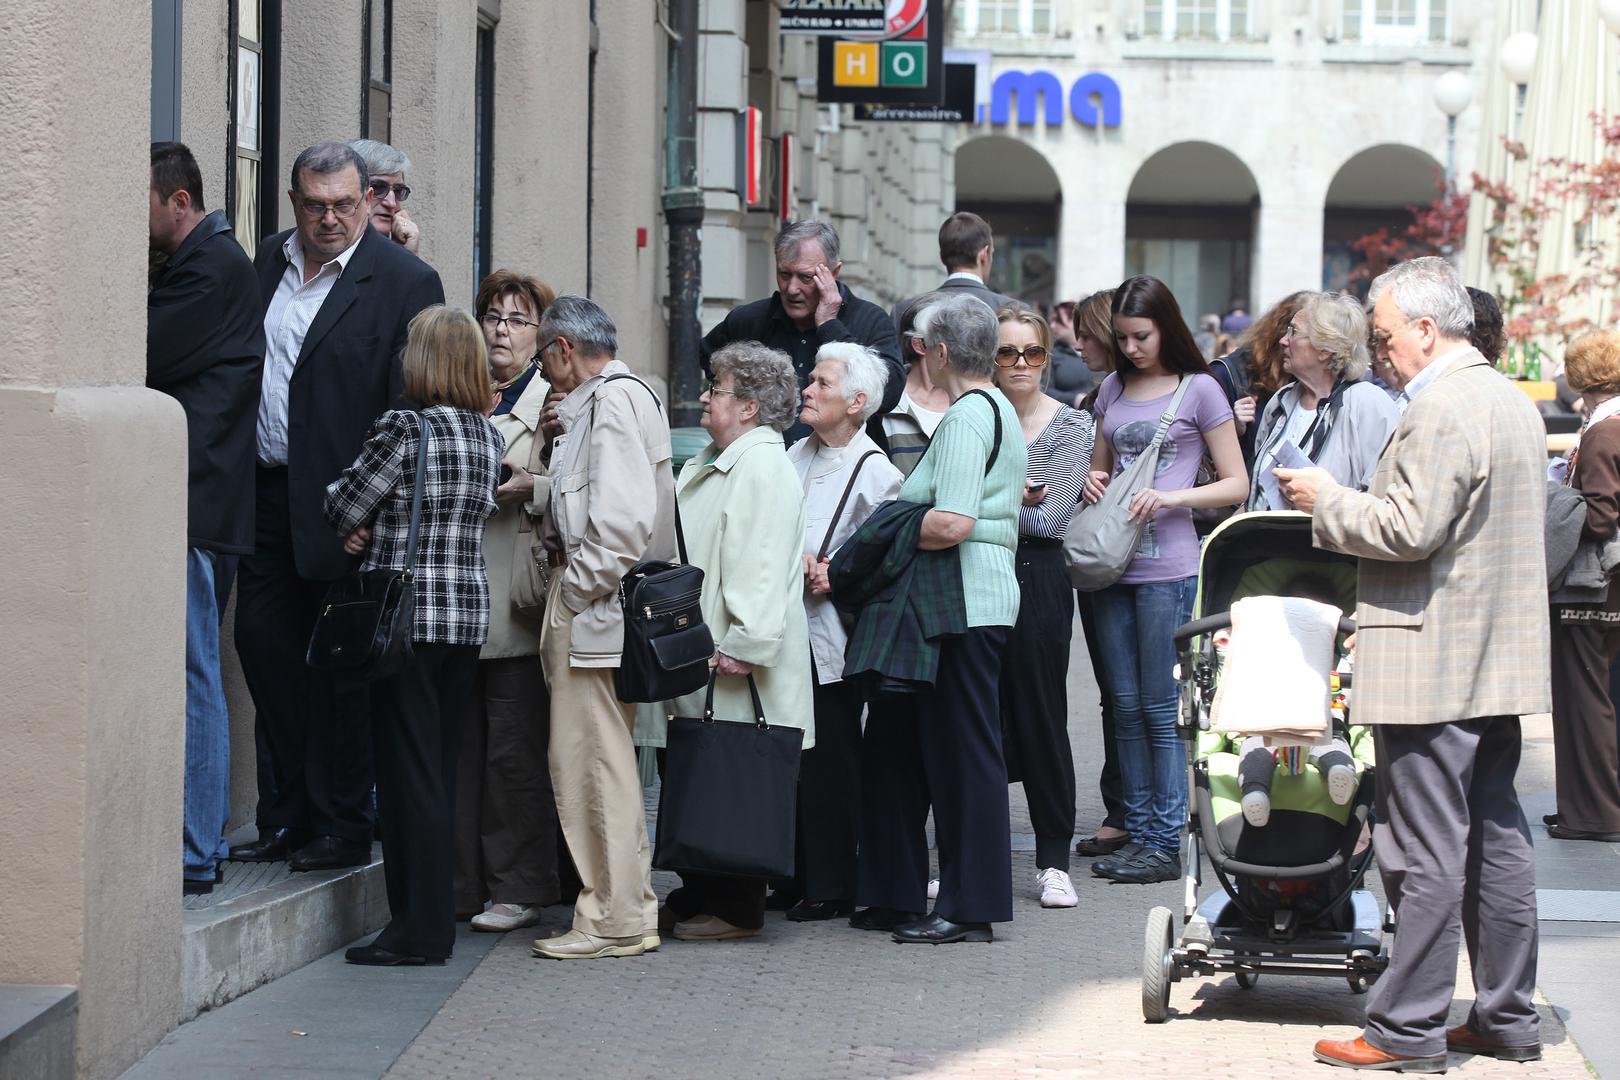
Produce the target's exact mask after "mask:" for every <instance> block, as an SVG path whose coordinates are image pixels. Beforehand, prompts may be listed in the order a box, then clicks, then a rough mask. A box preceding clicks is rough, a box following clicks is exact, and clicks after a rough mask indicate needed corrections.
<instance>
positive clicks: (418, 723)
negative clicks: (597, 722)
mask: <svg viewBox="0 0 1620 1080" xmlns="http://www.w3.org/2000/svg"><path fill="white" fill-rule="evenodd" d="M404 368H405V370H404V376H405V396H406V397H407V398H409V399H410V400H412V401H417V402H421V405H422V411H421V415H422V416H423V417H424V418H426V420H427V423H428V432H429V440H428V447H427V455H428V458H427V473H426V479H425V482H424V487H423V494H422V521H421V526H420V530H419V533H418V538H417V554H416V618H415V632H414V633H413V634H412V637H411V643H412V646H411V647H412V655H411V657H410V659H408V660H407V661H406V662H405V664H404V666H403V667H402V668H401V669H400V670H399V672H398V673H396V674H394V675H392V676H390V677H388V678H386V679H380V680H378V681H377V682H376V683H374V684H373V685H372V714H373V716H375V717H376V720H377V723H376V728H375V734H374V752H375V754H376V767H377V803H378V817H379V819H380V821H381V823H382V843H383V854H384V858H385V859H386V865H385V867H384V869H385V871H386V873H385V877H386V879H387V886H388V908H389V911H390V913H391V916H392V917H391V919H390V921H389V923H388V926H387V927H385V928H384V929H383V931H382V933H380V934H378V935H377V937H376V938H375V939H374V940H373V941H372V942H371V944H369V945H361V946H358V947H356V948H353V949H350V950H349V951H348V953H347V954H346V957H347V959H348V961H349V962H350V963H352V964H371V965H380V966H395V965H400V964H409V965H419V964H442V963H444V961H445V959H446V958H447V957H448V956H449V955H450V947H451V945H452V943H453V942H454V940H455V905H454V902H453V895H452V894H453V885H452V883H453V874H452V864H453V860H454V841H453V823H454V817H455V802H454V799H453V797H452V789H453V786H454V785H453V778H454V776H455V771H456V757H457V753H458V751H459V749H460V746H461V713H462V710H463V709H464V708H465V706H466V703H467V698H468V694H469V692H470V690H471V688H472V681H473V675H474V673H475V672H476V670H477V666H478V649H479V646H480V645H482V644H483V643H484V640H485V638H486V637H487V636H488V634H489V582H488V580H487V578H486V576H485V573H484V555H483V538H484V525H485V521H486V519H488V517H489V516H490V514H492V513H494V511H495V487H496V484H497V482H498V480H499V474H500V463H501V455H502V454H503V453H504V452H505V449H506V442H505V440H504V439H503V438H501V435H500V433H499V432H497V431H496V430H495V428H494V426H493V425H492V424H491V423H490V422H489V420H488V418H487V417H486V416H485V414H486V413H487V412H488V411H489V410H490V409H491V408H492V407H493V390H492V385H493V384H492V383H491V381H490V372H489V354H488V352H487V351H486V349H485V346H484V335H483V333H482V332H481V331H480V330H479V329H478V324H477V323H475V322H473V320H472V317H471V316H469V315H468V314H467V313H466V312H464V311H456V310H452V309H450V308H446V307H442V306H436V307H430V308H427V309H425V310H424V311H422V312H421V313H420V314H418V315H417V316H416V318H414V319H412V320H411V325H410V336H409V338H408V339H407V341H406V344H405V360H404ZM421 452H422V445H421V435H420V432H419V426H418V423H417V414H416V413H414V412H410V411H407V410H390V411H388V412H385V413H383V414H382V415H381V416H379V417H378V418H377V420H376V422H375V423H373V424H372V426H371V433H370V434H369V435H368V436H367V438H366V444H365V447H364V449H362V450H361V451H360V456H359V458H357V459H356V460H355V462H354V464H353V465H350V466H349V467H348V468H347V469H346V470H344V472H343V475H342V476H341V477H339V478H338V479H337V480H336V481H334V482H333V483H332V484H331V486H329V487H328V488H327V489H326V506H325V512H326V520H327V522H328V523H329V524H330V525H331V526H332V527H333V528H335V529H337V531H338V532H339V533H342V534H344V536H345V538H346V539H345V541H344V547H345V548H346V550H348V552H349V553H350V554H351V555H359V554H362V553H364V555H365V561H364V563H362V565H361V569H364V570H373V569H378V568H384V567H386V568H391V569H403V568H404V566H405V551H406V542H407V536H408V534H409V532H410V523H411V493H412V490H413V488H414V485H415V480H416V461H417V455H418V454H420V453H421Z"/></svg>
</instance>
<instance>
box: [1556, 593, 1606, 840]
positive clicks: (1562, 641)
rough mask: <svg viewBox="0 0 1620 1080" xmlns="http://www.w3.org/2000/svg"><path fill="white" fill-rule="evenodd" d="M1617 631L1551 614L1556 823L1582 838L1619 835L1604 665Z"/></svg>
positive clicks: (1557, 610) (1557, 608)
mask: <svg viewBox="0 0 1620 1080" xmlns="http://www.w3.org/2000/svg"><path fill="white" fill-rule="evenodd" d="M1616 655H1620V629H1614V628H1610V627H1606V626H1604V625H1603V624H1601V623H1565V622H1563V621H1562V620H1561V619H1560V618H1559V607H1558V605H1556V604H1555V605H1553V609H1552V699H1553V711H1552V721H1553V724H1552V726H1553V762H1554V764H1555V765H1556V781H1557V791H1558V823H1559V824H1560V825H1563V826H1565V827H1566V828H1570V829H1577V830H1579V831H1581V832H1620V779H1617V777H1620V744H1617V743H1616V741H1615V739H1616V732H1615V716H1614V701H1613V699H1612V698H1611V697H1610V696H1609V686H1608V683H1609V665H1610V664H1611V663H1612V662H1613V660H1614V658H1615V656H1616Z"/></svg>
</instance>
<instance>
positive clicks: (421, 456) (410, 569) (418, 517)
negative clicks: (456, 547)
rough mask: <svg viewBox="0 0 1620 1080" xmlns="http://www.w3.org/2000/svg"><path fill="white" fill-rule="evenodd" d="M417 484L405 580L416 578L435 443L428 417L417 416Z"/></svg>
mask: <svg viewBox="0 0 1620 1080" xmlns="http://www.w3.org/2000/svg"><path fill="white" fill-rule="evenodd" d="M416 430H417V438H416V483H415V484H414V485H413V486H412V488H411V531H410V533H409V534H408V535H407V536H406V539H405V580H406V581H413V580H415V578H416V537H417V534H418V533H419V532H420V531H421V528H422V489H423V488H424V487H426V486H427V457H428V447H429V446H431V445H432V443H433V436H432V433H431V432H430V431H429V430H428V421H427V417H426V416H424V415H422V414H421V413H417V414H416Z"/></svg>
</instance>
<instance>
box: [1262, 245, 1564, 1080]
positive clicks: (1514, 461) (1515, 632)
mask: <svg viewBox="0 0 1620 1080" xmlns="http://www.w3.org/2000/svg"><path fill="white" fill-rule="evenodd" d="M1371 296H1372V299H1373V301H1374V307H1373V328H1374V339H1375V341H1376V342H1377V348H1378V352H1379V354H1380V357H1381V358H1387V359H1388V361H1389V363H1390V364H1391V365H1392V366H1393V368H1394V369H1395V371H1396V373H1397V374H1398V375H1399V377H1400V379H1401V381H1402V384H1403V385H1404V386H1405V390H1404V394H1405V396H1406V398H1407V399H1408V402H1409V404H1408V406H1407V408H1406V411H1405V413H1404V415H1403V416H1402V418H1401V422H1400V424H1399V426H1398V427H1396V429H1395V434H1394V435H1393V436H1392V437H1391V439H1390V442H1389V446H1388V447H1387V448H1385V450H1384V453H1383V455H1382V457H1381V458H1380V459H1379V462H1378V468H1377V470H1376V472H1375V473H1374V474H1373V480H1372V485H1371V487H1370V489H1369V490H1368V491H1366V492H1359V491H1356V490H1354V489H1352V488H1346V487H1340V486H1338V485H1337V484H1335V483H1333V481H1332V480H1331V478H1330V477H1329V476H1328V475H1327V473H1326V472H1325V471H1323V470H1321V469H1301V470H1292V469H1279V470H1277V474H1278V476H1279V477H1280V478H1281V480H1282V482H1283V491H1284V493H1285V494H1286V495H1287V496H1288V497H1289V499H1290V500H1291V501H1292V502H1293V504H1294V506H1296V507H1297V508H1299V509H1301V510H1304V511H1306V512H1308V513H1310V514H1312V518H1313V520H1312V531H1313V536H1314V539H1315V542H1316V545H1317V546H1318V547H1322V548H1327V549H1328V550H1331V551H1339V552H1343V553H1345V554H1349V555H1355V556H1357V557H1359V559H1360V582H1359V587H1358V601H1359V603H1358V605H1357V623H1358V627H1359V629H1358V633H1357V635H1356V636H1357V641H1358V644H1357V647H1356V654H1357V655H1356V688H1355V711H1356V719H1357V720H1358V721H1359V722H1361V723H1366V724H1372V725H1374V728H1373V731H1374V733H1375V736H1376V743H1377V751H1378V820H1379V825H1378V827H1377V829H1376V831H1375V832H1374V834H1373V845H1374V849H1375V851H1376V852H1377V857H1378V866H1379V869H1380V871H1381V872H1382V874H1383V877H1384V885H1385V889H1386V891H1387V893H1388V895H1389V897H1390V900H1391V902H1392V903H1393V904H1394V905H1395V910H1396V914H1397V917H1398V919H1399V929H1398V931H1397V932H1396V934H1395V947H1394V951H1393V953H1392V954H1391V956H1390V964H1389V968H1388V970H1386V971H1385V972H1384V974H1383V976H1382V977H1381V978H1380V979H1379V980H1378V983H1377V985H1376V986H1375V987H1374V988H1373V992H1372V996H1371V997H1370V998H1369V1000H1368V1004H1367V1026H1366V1030H1365V1031H1364V1032H1363V1034H1362V1036H1361V1037H1359V1038H1356V1039H1352V1040H1348V1041H1344V1042H1336V1041H1330V1040H1323V1041H1321V1042H1318V1043H1317V1044H1316V1058H1317V1060H1318V1061H1323V1062H1326V1063H1327V1064H1329V1065H1336V1066H1341V1067H1345V1068H1352V1069H1381V1070H1390V1071H1400V1072H1444V1071H1445V1067H1446V1051H1447V1050H1448V1049H1450V1050H1453V1051H1457V1052H1460V1053H1469V1054H1484V1055H1489V1056H1492V1057H1497V1058H1505V1059H1508V1060H1512V1061H1531V1060H1534V1059H1535V1058H1538V1057H1540V1056H1541V1045H1540V1041H1539V1040H1540V1036H1539V1030H1538V1017H1537V1014H1536V1009H1535V1006H1534V1005H1533V1004H1532V1003H1531V995H1532V994H1533V993H1534V991H1535V984H1536V947H1537V936H1536V892H1535V889H1536V886H1535V854H1534V852H1533V851H1532V850H1531V846H1530V831H1529V828H1528V827H1527V826H1526V824H1525V819H1524V811H1523V810H1522V809H1521V808H1520V806H1519V800H1518V795H1517V794H1516V793H1515V791H1514V787H1513V783H1514V774H1515V773H1516V772H1517V770H1518V765H1519V750H1520V738H1519V717H1520V716H1522V715H1523V714H1525V713H1539V712H1546V711H1547V710H1548V709H1549V708H1550V707H1551V701H1552V690H1551V681H1550V672H1549V667H1550V665H1549V660H1548V656H1549V652H1548V650H1549V642H1548V626H1547V588H1546V581H1545V573H1544V568H1543V566H1542V561H1543V557H1542V551H1543V543H1544V535H1543V517H1544V515H1545V506H1546V489H1545V468H1546V449H1545V447H1546V442H1545V438H1546V436H1545V431H1544V429H1543V427H1542V423H1541V418H1540V416H1539V415H1538V414H1537V412H1536V409H1535V407H1534V406H1533V405H1532V404H1531V403H1530V399H1529V398H1527V397H1525V396H1524V395H1523V394H1522V393H1520V392H1519V391H1518V390H1517V389H1516V388H1514V386H1513V385H1512V384H1511V383H1509V382H1508V381H1507V380H1506V379H1504V378H1503V377H1502V376H1501V375H1499V374H1497V373H1496V372H1495V371H1494V370H1492V368H1491V366H1490V364H1489V363H1487V362H1486V360H1485V358H1484V357H1483V356H1481V355H1480V354H1479V353H1478V352H1477V351H1476V350H1475V349H1474V348H1473V347H1472V346H1471V345H1470V344H1469V341H1468V335H1469V330H1470V328H1471V326H1472V324H1473V317H1474V313H1473V312H1474V309H1473V304H1472V302H1471V301H1470V300H1469V297H1468V293H1467V292H1466V291H1464V289H1463V286H1462V283H1461V282H1460V281H1459V280H1458V279H1457V274H1456V272H1455V271H1454V270H1453V269H1452V268H1451V264H1449V263H1448V262H1446V261H1445V260H1443V259H1438V258H1426V259H1414V260H1412V261H1411V262H1407V263H1402V264H1400V265H1398V266H1396V267H1395V268H1394V269H1392V270H1390V271H1388V272H1387V273H1385V274H1384V275H1383V276H1381V277H1379V278H1378V279H1377V280H1376V281H1374V282H1373V286H1372V292H1371ZM1526 560H1529V562H1530V563H1531V564H1532V565H1531V566H1526ZM1516 567H1517V568H1519V569H1518V570H1517V571H1515V569H1514V568H1516ZM1459 939H1461V940H1465V941H1466V942H1467V947H1468V955H1469V960H1470V961H1471V967H1472V970H1473V976H1474V1006H1473V1009H1472V1010H1471V1011H1470V1013H1469V1016H1468V1021H1467V1023H1465V1024H1461V1025H1458V1026H1457V1027H1455V1028H1452V1029H1451V1030H1450V1031H1447V1030H1446V1026H1445V1024H1446V1015H1447V1013H1448V1011H1449V1010H1450V1008H1451V999H1452V995H1453V992H1454V990H1455V985H1454V984H1455V981H1456V974H1457V949H1458V943H1459Z"/></svg>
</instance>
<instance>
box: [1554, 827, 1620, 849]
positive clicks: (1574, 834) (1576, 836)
mask: <svg viewBox="0 0 1620 1080" xmlns="http://www.w3.org/2000/svg"><path fill="white" fill-rule="evenodd" d="M1547 835H1548V836H1550V837H1552V838H1553V839H1554V840H1596V841H1597V842H1598V843H1600V844H1620V832H1584V831H1582V830H1580V829H1571V828H1568V827H1566V826H1563V825H1559V824H1557V823H1554V824H1552V825H1549V826H1547Z"/></svg>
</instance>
